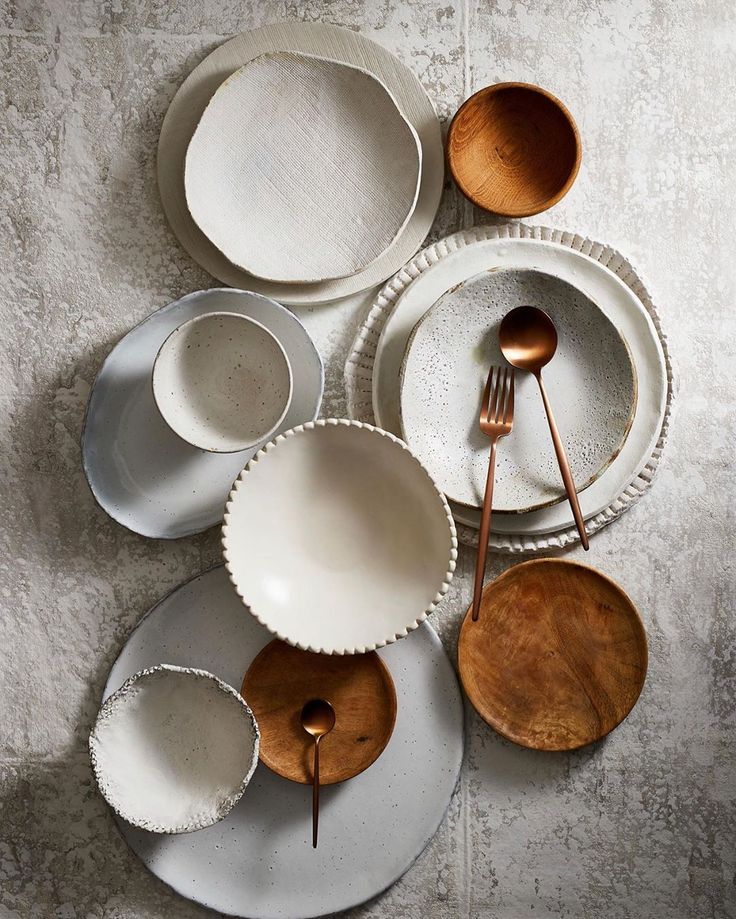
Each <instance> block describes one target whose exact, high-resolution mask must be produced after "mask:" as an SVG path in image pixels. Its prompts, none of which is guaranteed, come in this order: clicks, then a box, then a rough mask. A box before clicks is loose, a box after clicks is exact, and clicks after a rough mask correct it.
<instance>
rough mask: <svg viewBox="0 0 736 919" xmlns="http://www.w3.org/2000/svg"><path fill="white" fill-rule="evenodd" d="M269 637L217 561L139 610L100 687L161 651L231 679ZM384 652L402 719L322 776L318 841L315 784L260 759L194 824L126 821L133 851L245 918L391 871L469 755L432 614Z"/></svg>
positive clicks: (406, 862)
mask: <svg viewBox="0 0 736 919" xmlns="http://www.w3.org/2000/svg"><path fill="white" fill-rule="evenodd" d="M306 592H307V591H305V593H306ZM269 641H271V635H270V634H269V633H268V632H267V631H266V629H264V628H262V627H261V626H260V625H259V624H258V623H257V622H256V620H255V619H254V618H253V617H252V616H246V615H244V614H243V607H242V604H241V602H240V600H239V599H238V597H237V596H236V594H235V591H234V590H233V588H232V584H231V583H230V581H229V579H228V577H227V573H226V572H225V570H224V568H222V567H219V568H215V569H213V570H212V571H209V572H207V573H206V574H203V575H200V576H199V577H197V578H194V579H193V580H191V581H189V582H187V583H186V584H183V585H181V586H180V587H178V588H177V589H176V590H174V591H173V593H171V594H169V596H168V597H166V598H165V599H163V600H162V601H161V602H160V603H159V604H158V605H157V606H155V607H154V608H153V609H152V610H151V612H150V613H148V614H147V615H146V616H144V617H143V619H142V620H141V621H140V623H139V624H138V626H137V627H136V628H135V630H134V631H133V633H132V634H131V635H130V637H129V638H128V641H127V643H126V644H125V646H124V648H123V649H122V651H121V653H120V656H119V657H118V659H117V661H116V662H115V664H114V666H113V668H112V670H111V672H110V676H109V678H108V681H107V686H106V687H105V695H106V696H109V695H110V693H111V692H113V691H114V690H116V689H117V688H118V687H119V686H120V685H121V684H122V683H123V682H124V681H125V680H126V679H127V678H128V677H129V676H130V675H131V674H133V673H136V672H137V671H138V670H141V669H142V668H145V667H149V666H151V665H153V664H155V663H156V662H158V661H160V660H162V659H165V660H168V661H171V662H172V663H175V664H179V665H181V666H198V667H205V668H207V669H208V670H210V671H214V672H216V673H218V674H220V676H221V677H222V679H224V680H227V682H228V683H230V684H232V685H236V686H237V685H239V684H240V681H242V678H243V675H244V674H245V671H246V670H247V669H248V667H249V666H250V664H251V662H252V660H253V659H254V658H255V656H256V655H257V654H258V652H259V651H261V650H262V648H263V647H265V645H267V644H268V642H269ZM378 653H379V654H380V656H381V658H382V660H383V661H384V663H385V664H386V665H387V666H388V668H389V669H390V671H391V675H392V677H393V680H394V684H395V686H396V694H397V699H398V712H397V716H396V727H395V729H394V733H393V735H392V736H391V740H390V741H389V744H388V746H387V747H386V749H385V750H384V752H383V754H382V755H381V757H380V759H378V760H377V761H376V762H375V763H374V764H373V766H371V768H370V769H368V770H366V771H365V772H364V773H362V774H361V775H359V776H357V777H356V778H354V779H351V780H350V781H349V782H344V783H343V784H341V785H335V786H331V787H329V788H323V789H322V792H321V794H320V840H319V848H318V849H312V847H311V845H310V842H311V835H310V834H311V791H312V790H311V788H309V787H308V786H304V785H298V784H296V783H294V782H288V781H287V780H286V779H282V778H280V777H279V776H277V775H275V774H274V773H272V772H271V771H270V770H269V769H256V772H255V774H254V775H253V778H252V780H251V783H250V787H249V788H248V793H247V794H246V795H244V796H243V798H242V799H241V800H240V801H239V802H238V804H237V805H236V806H235V807H234V808H233V810H232V811H231V812H230V814H229V816H228V819H227V820H224V821H222V822H220V823H218V824H215V825H214V826H212V827H209V828H208V829H205V830H201V831H200V832H198V833H194V834H193V835H191V836H165V837H162V836H158V835H155V834H152V833H147V832H145V831H143V830H138V829H135V828H134V827H131V826H130V825H128V824H125V823H122V822H121V823H120V829H121V831H122V832H123V834H124V836H125V838H126V840H127V842H128V844H129V845H130V847H131V848H132V849H133V851H134V852H136V853H137V855H138V856H139V858H141V860H142V861H143V862H144V863H145V864H146V865H147V866H148V868H149V869H150V870H151V871H152V872H153V873H154V874H155V875H157V876H158V877H159V878H161V880H163V881H164V882H165V883H166V884H169V885H170V886H171V887H173V888H174V889H175V890H177V891H178V892H179V893H180V894H182V895H183V896H185V897H189V898H190V899H192V900H196V901H197V902H199V903H202V904H204V905H205V906H208V907H210V908H211V909H213V910H216V911H217V912H218V913H227V914H230V915H237V916H248V917H252V919H277V917H278V919H289V917H292V919H297V917H299V919H306V917H311V916H320V915H324V914H332V913H335V912H338V911H340V910H344V909H349V908H350V907H352V906H356V905H358V904H359V903H362V902H364V901H366V900H370V899H372V898H373V897H375V896H377V895H378V894H379V893H381V892H382V891H383V890H385V889H386V888H387V887H389V886H390V885H391V884H393V883H394V882H395V881H396V880H397V879H398V878H399V877H400V876H401V875H402V874H403V873H404V872H405V871H407V870H408V869H409V868H410V867H411V865H412V864H413V862H414V861H415V859H416V858H417V857H418V856H419V854H420V853H421V852H422V850H423V849H424V847H425V846H426V845H427V843H428V842H429V840H430V839H431V838H432V836H433V835H434V833H435V832H436V830H437V828H438V826H439V824H440V822H441V821H442V819H443V817H444V814H445V811H446V809H447V805H448V803H449V801H450V797H451V795H452V792H453V790H454V788H455V785H456V782H457V780H458V776H459V774H460V766H461V763H462V758H463V705H462V699H461V696H460V691H459V688H458V685H457V679H456V677H455V672H454V670H453V667H452V664H451V663H450V660H449V659H448V657H447V655H446V654H445V652H444V650H443V648H442V644H441V643H440V640H439V638H438V637H437V635H436V633H435V632H434V631H433V630H432V628H431V627H430V626H429V624H428V623H425V624H424V625H422V626H421V627H420V628H419V629H417V631H416V632H415V633H414V634H413V635H412V636H411V637H410V638H409V640H408V641H399V642H397V643H396V644H393V645H390V646H389V647H387V648H384V649H382V650H381V651H379V652H378ZM419 689H421V691H418V690H419ZM338 717H339V713H338ZM327 749H328V748H327V746H325V747H324V753H323V756H324V755H326V754H327ZM325 878H329V883H325Z"/></svg>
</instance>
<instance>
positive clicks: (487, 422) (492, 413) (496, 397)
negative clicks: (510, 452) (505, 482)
mask: <svg viewBox="0 0 736 919" xmlns="http://www.w3.org/2000/svg"><path fill="white" fill-rule="evenodd" d="M513 423H514V371H513V370H509V368H508V367H491V369H490V371H489V373H488V381H487V382H486V388H485V389H484V390H483V402H482V403H481V407H480V429H481V431H483V433H484V434H487V435H488V436H489V437H490V438H491V455H490V457H489V459H488V478H487V479H486V493H485V495H484V497H483V513H482V514H481V517H480V530H479V532H478V558H477V560H476V562H475V587H474V588H473V622H476V621H477V619H478V613H479V612H480V598H481V596H482V593H483V574H484V573H485V569H486V555H487V554H488V533H489V531H490V529H491V507H492V504H493V475H494V471H495V468H496V444H497V443H498V441H499V440H500V439H501V438H502V437H506V436H507V434H510V433H511V426H512V425H513Z"/></svg>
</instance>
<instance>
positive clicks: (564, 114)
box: [447, 83, 582, 217]
mask: <svg viewBox="0 0 736 919" xmlns="http://www.w3.org/2000/svg"><path fill="white" fill-rule="evenodd" d="M581 156H582V149H581V144H580V135H579V133H578V129H577V126H576V125H575V122H574V120H573V118H572V115H571V114H570V112H568V110H567V109H566V108H565V106H564V105H563V104H562V103H561V102H560V100H559V99H557V98H556V97H555V96H553V95H552V94H551V93H548V92H547V91H546V90H544V89H540V87H538V86H532V85H531V84H528V83H497V84H495V85H494V86H486V87H485V88H484V89H481V90H480V91H479V92H477V93H475V94H474V95H473V96H471V97H470V98H469V99H467V100H466V101H465V102H464V103H463V105H462V106H461V107H460V108H459V109H458V111H457V113H456V115H455V117H454V118H453V120H452V123H451V125H450V129H449V132H448V135H447V160H448V165H449V167H450V172H451V173H452V177H453V178H454V179H455V182H456V183H457V185H458V187H459V188H460V190H461V191H462V193H463V194H464V195H465V196H466V197H467V198H469V199H470V200H471V201H472V202H473V203H474V204H476V205H478V207H482V208H484V209H485V210H487V211H491V212H492V213H494V214H500V215H501V216H504V217H529V216H531V215H532V214H538V213H539V212H540V211H544V210H547V208H550V207H552V205H554V204H557V202H558V201H559V200H560V199H561V198H562V197H563V196H564V195H566V194H567V192H568V191H569V190H570V188H571V187H572V184H573V182H574V181H575V178H576V176H577V174H578V170H579V168H580V160H581Z"/></svg>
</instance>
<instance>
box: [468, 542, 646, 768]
mask: <svg viewBox="0 0 736 919" xmlns="http://www.w3.org/2000/svg"><path fill="white" fill-rule="evenodd" d="M458 664H459V669H460V678H461V680H462V684H463V688H464V689H465V692H466V693H467V695H468V698H469V699H470V701H471V702H472V704H473V706H474V707H475V709H476V711H477V712H478V714H479V715H480V716H481V717H482V718H483V720H484V721H486V722H487V723H488V724H489V725H490V726H491V727H492V728H494V730H496V731H498V733H499V734H502V735H503V736H504V737H506V738H508V739H509V740H512V741H514V743H518V744H520V745H521V746H524V747H532V748H534V749H537V750H574V749H577V748H578V747H582V746H585V745H586V744H589V743H593V742H594V741H596V740H600V738H601V737H604V736H605V735H606V734H608V733H609V731H612V730H613V729H614V728H615V727H616V726H617V725H618V724H620V723H621V721H623V719H624V718H625V717H626V716H627V715H628V713H629V712H630V711H631V709H632V708H633V706H634V704H635V703H636V700H637V699H638V697H639V693H640V692H641V689H642V687H643V685H644V679H645V676H646V671H647V640H646V634H645V631H644V626H643V624H642V621H641V619H640V617H639V614H638V612H637V611H636V608H635V607H634V605H633V604H632V602H631V600H629V598H628V597H627V596H626V594H625V593H624V592H623V591H622V590H621V588H620V587H619V586H618V585H617V584H615V583H614V582H613V581H611V580H610V579H609V578H607V577H605V576H604V575H602V574H601V573H600V572H598V571H596V570H595V569H593V568H588V567H586V566H584V565H578V564H576V563H574V562H567V561H562V560H559V559H540V560H535V561H531V562H526V563H524V564H522V565H516V566H515V567H513V568H510V569H509V570H508V571H506V572H505V573H504V574H502V575H501V576H500V577H499V578H497V579H496V580H495V581H493V582H492V583H490V584H487V585H486V587H485V588H484V590H483V599H482V603H481V609H480V616H479V619H478V621H477V622H473V621H472V619H471V610H468V613H467V615H466V617H465V620H464V622H463V625H462V628H461V630H460V642H459V646H458Z"/></svg>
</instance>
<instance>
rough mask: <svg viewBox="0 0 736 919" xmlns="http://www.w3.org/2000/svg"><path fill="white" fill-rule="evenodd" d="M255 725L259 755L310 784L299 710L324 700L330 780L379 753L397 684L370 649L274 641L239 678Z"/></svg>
mask: <svg viewBox="0 0 736 919" xmlns="http://www.w3.org/2000/svg"><path fill="white" fill-rule="evenodd" d="M242 695H243V698H244V699H247V701H248V705H249V706H250V707H251V709H252V711H253V714H254V715H255V716H256V721H257V722H258V727H259V728H260V729H261V749H260V760H261V762H262V763H264V764H265V765H266V766H268V768H269V769H271V770H273V772H275V773H276V774H277V775H281V776H283V777H284V778H285V779H290V780H291V781H292V782H300V783H302V784H303V785H310V784H311V783H312V762H313V757H314V741H313V740H312V738H311V737H310V736H309V735H308V734H307V733H306V731H305V730H304V729H303V728H302V726H301V722H300V720H299V716H300V714H301V710H302V707H303V706H304V703H305V702H308V701H309V700H310V699H327V701H328V702H330V703H332V707H333V708H334V709H335V714H336V719H335V727H334V728H333V729H332V731H330V733H329V734H327V735H325V737H324V739H323V740H322V741H321V744H320V784H321V785H335V784H336V783H337V782H344V781H345V780H346V779H351V778H353V777H354V776H356V775H358V774H359V773H361V772H363V771H364V770H365V769H367V768H368V767H369V766H370V765H371V764H372V763H374V762H375V761H376V760H377V759H378V757H379V756H380V755H381V753H382V752H383V750H384V749H385V747H386V745H387V744H388V742H389V740H390V738H391V734H392V733H393V729H394V724H395V722H396V690H395V688H394V681H393V679H392V678H391V674H390V673H389V671H388V668H387V667H386V665H385V664H384V663H383V661H382V660H381V658H380V657H379V656H378V654H376V652H375V651H371V652H369V653H368V654H347V655H336V654H313V653H312V652H311V651H301V650H300V649H299V648H294V647H293V646H292V645H287V644H286V643H285V642H283V641H279V640H276V641H272V642H271V643H270V644H268V645H266V647H265V648H264V649H263V650H262V651H261V653H260V654H259V655H258V656H257V657H256V658H255V660H254V661H253V663H252V664H251V665H250V668H249V669H248V672H247V673H246V675H245V679H244V680H243V688H242Z"/></svg>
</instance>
